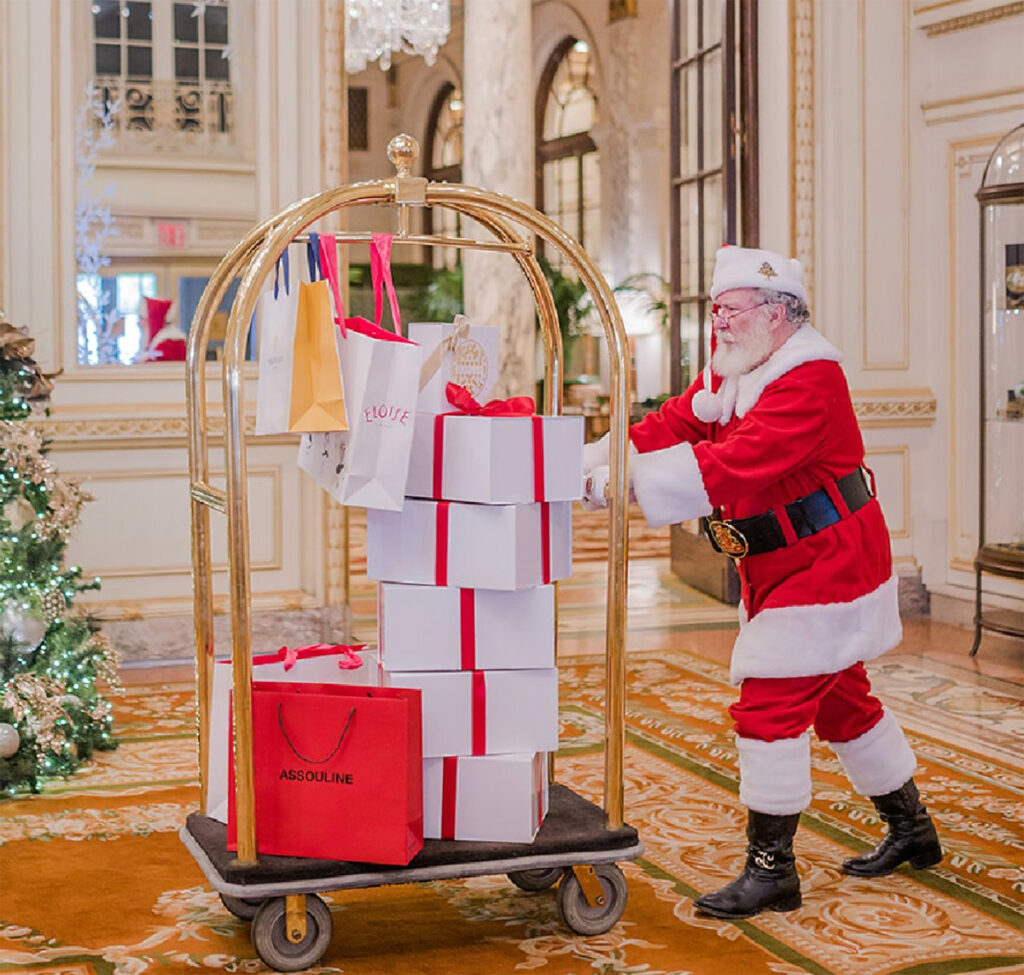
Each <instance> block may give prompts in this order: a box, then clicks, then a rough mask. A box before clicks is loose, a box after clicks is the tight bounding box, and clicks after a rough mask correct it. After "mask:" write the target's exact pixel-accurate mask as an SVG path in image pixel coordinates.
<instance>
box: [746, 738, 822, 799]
mask: <svg viewBox="0 0 1024 975" xmlns="http://www.w3.org/2000/svg"><path fill="white" fill-rule="evenodd" d="M736 747H737V749H738V750H739V755H740V802H742V803H743V805H744V806H746V807H747V808H748V809H753V810H754V812H760V813H768V814H770V815H772V816H791V815H793V813H798V812H803V810H804V809H806V808H807V807H808V806H809V805H810V803H811V736H810V735H809V734H808V733H807V732H804V733H803V734H802V735H800V737H799V738H780V739H778V740H777V741H760V740H759V739H757V738H741V737H740V736H739V735H737V736H736Z"/></svg>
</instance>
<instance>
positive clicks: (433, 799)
mask: <svg viewBox="0 0 1024 975" xmlns="http://www.w3.org/2000/svg"><path fill="white" fill-rule="evenodd" d="M547 772H548V770H547V756H546V755H545V754H544V753H543V752H537V753H536V754H534V755H485V756H481V757H472V756H469V757H467V756H460V757H447V758H425V759H424V760H423V838H424V839H435V840H480V841H483V842H497V843H502V842H504V843H532V842H533V840H534V838H535V837H536V835H537V830H538V829H540V824H541V823H542V822H543V821H544V817H545V815H547V811H548V774H547Z"/></svg>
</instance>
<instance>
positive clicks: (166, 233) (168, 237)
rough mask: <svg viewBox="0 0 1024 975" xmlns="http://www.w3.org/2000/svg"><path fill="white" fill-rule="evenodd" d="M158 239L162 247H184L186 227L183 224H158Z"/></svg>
mask: <svg viewBox="0 0 1024 975" xmlns="http://www.w3.org/2000/svg"><path fill="white" fill-rule="evenodd" d="M156 239H157V241H158V242H159V244H160V246H161V247H184V246H185V225H184V224H183V223H158V224H157V225H156Z"/></svg>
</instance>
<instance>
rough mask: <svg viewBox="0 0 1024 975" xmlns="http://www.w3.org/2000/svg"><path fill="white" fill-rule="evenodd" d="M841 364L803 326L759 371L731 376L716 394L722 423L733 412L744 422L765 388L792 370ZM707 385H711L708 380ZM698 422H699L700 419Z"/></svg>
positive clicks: (828, 344)
mask: <svg viewBox="0 0 1024 975" xmlns="http://www.w3.org/2000/svg"><path fill="white" fill-rule="evenodd" d="M821 360H825V361H828V362H842V361H843V354H842V352H840V351H839V350H838V349H837V348H836V347H835V346H834V345H833V344H832V343H831V342H829V340H828V339H827V338H825V336H824V335H822V334H821V332H819V331H818V330H817V329H816V328H814V327H813V326H812V325H801V326H800V328H798V329H797V330H796V331H795V332H794V333H793V334H792V335H791V336H790V337H789V338H788V339H787V340H786V342H785V344H784V345H782V346H781V347H780V348H778V349H776V350H775V351H774V352H773V353H772V354H771V355H770V356H769V357H768V358H767V359H766V360H765V361H764V362H762V363H761V365H759V366H758V367H757V368H756V369H751V370H750V372H745V373H743V375H742V376H729V377H727V378H726V379H724V380H723V381H722V385H721V386H719V388H718V393H717V394H716V395H717V396H718V398H719V399H720V400H721V401H722V416H721V419H720V420H719V421H718V422H719V423H723V424H724V423H728V422H729V421H730V420H731V419H732V415H733V411H734V410H735V412H736V415H737V416H738V417H739V418H740V419H743V417H745V416H746V415H747V414H748V413H749V412H750V411H751V410H752V409H753V408H754V406H755V404H756V403H757V401H758V400H759V399H760V398H761V394H762V393H763V392H764V391H765V388H766V387H767V386H768V385H769V384H770V383H773V382H775V380H776V379H779V378H780V377H781V376H784V375H786V373H787V372H789V371H790V370H791V369H795V368H796V367H797V366H802V365H803V364H804V363H806V362H818V361H821ZM705 383H706V384H707V385H710V383H709V382H708V381H707V380H705ZM697 419H700V417H698V418H697Z"/></svg>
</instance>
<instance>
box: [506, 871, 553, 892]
mask: <svg viewBox="0 0 1024 975" xmlns="http://www.w3.org/2000/svg"><path fill="white" fill-rule="evenodd" d="M561 876H562V868H561V867H550V868H548V869H547V870H545V869H543V868H541V869H539V870H513V871H512V873H510V874H509V875H508V879H509V880H511V881H512V883H514V884H515V885H516V886H517V887H518V888H519V889H520V890H526V891H529V892H530V893H531V894H535V893H537V892H538V891H541V890H550V889H551V888H552V887H554V886H555V884H557V883H558V878H559V877H561Z"/></svg>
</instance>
